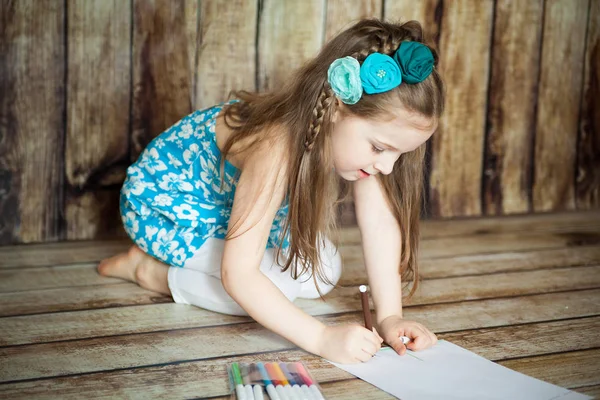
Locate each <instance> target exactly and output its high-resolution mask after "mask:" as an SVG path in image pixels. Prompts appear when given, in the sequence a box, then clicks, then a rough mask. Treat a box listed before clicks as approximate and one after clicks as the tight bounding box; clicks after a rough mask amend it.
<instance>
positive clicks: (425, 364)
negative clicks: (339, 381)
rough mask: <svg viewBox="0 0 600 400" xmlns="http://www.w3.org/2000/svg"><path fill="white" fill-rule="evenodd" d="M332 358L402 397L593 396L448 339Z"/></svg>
mask: <svg viewBox="0 0 600 400" xmlns="http://www.w3.org/2000/svg"><path fill="white" fill-rule="evenodd" d="M329 362H330V363H331V364H333V365H335V366H336V367H338V368H341V369H343V370H345V371H347V372H349V373H351V374H352V375H355V376H357V377H358V378H360V379H362V380H364V381H367V382H369V383H371V384H372V385H375V386H377V387H378V388H380V389H381V390H384V391H386V392H388V393H390V394H392V395H394V396H396V397H398V398H400V399H402V400H427V399H435V400H438V399H444V400H454V399H456V400H468V399H473V400H475V399H476V400H484V399H490V400H493V399H498V400H500V399H502V400H506V399H511V400H521V399H522V400H537V399H539V400H550V399H552V400H559V399H560V400H580V399H581V400H583V399H591V398H592V397H590V396H587V395H583V394H580V393H576V392H574V391H572V390H569V389H565V388H562V387H560V386H557V385H553V384H550V383H547V382H544V381H541V380H539V379H536V378H532V377H530V376H527V375H525V374H522V373H520V372H517V371H514V370H512V369H509V368H506V367H503V366H502V365H499V364H496V363H494V362H492V361H489V360H487V359H485V358H483V357H481V356H480V355H478V354H475V353H473V352H471V351H469V350H466V349H463V348H462V347H460V346H457V345H455V344H453V343H450V342H448V341H447V340H438V342H437V343H436V344H435V346H433V347H430V348H428V349H425V350H421V351H416V352H415V351H411V350H408V349H407V352H406V354H404V355H403V356H399V355H398V354H396V352H395V351H394V350H393V349H390V348H389V347H385V348H382V349H381V350H379V352H378V353H377V355H376V356H375V357H373V358H372V359H371V360H369V361H367V362H365V363H359V364H338V363H334V362H331V361H329Z"/></svg>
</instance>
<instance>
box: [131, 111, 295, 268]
mask: <svg viewBox="0 0 600 400" xmlns="http://www.w3.org/2000/svg"><path fill="white" fill-rule="evenodd" d="M234 101H238V100H231V101H230V102H226V103H220V104H217V105H216V106H213V107H210V108H206V109H203V110H197V111H195V112H193V113H192V114H190V115H188V116H186V117H184V118H183V119H181V120H180V121H179V122H177V123H176V124H175V125H173V126H171V127H170V128H169V129H167V130H166V131H165V132H163V133H161V134H160V135H159V136H157V137H156V138H155V139H154V140H152V142H150V144H149V145H148V146H147V147H146V148H145V149H144V151H143V152H142V154H141V155H140V157H139V158H138V160H137V161H136V162H135V163H133V164H132V165H131V166H130V167H129V168H128V169H127V177H126V179H125V182H124V183H123V187H122V189H121V197H120V210H121V219H122V221H123V224H124V227H125V231H126V232H127V234H128V235H129V236H130V237H131V239H132V240H133V241H134V242H135V244H136V245H137V246H139V247H140V248H141V249H142V250H144V251H145V252H146V253H148V254H150V255H151V256H153V257H155V258H157V259H159V260H161V261H162V262H164V263H166V264H167V265H172V266H176V267H183V265H184V264H185V261H186V260H187V259H188V258H190V257H192V255H193V254H194V253H195V252H196V251H197V250H198V249H199V248H200V246H202V244H203V243H204V242H205V241H206V239H207V238H210V237H216V238H221V239H223V238H225V235H226V233H227V226H228V223H229V217H230V215H231V207H232V206H233V198H234V195H235V188H236V185H237V183H238V180H239V172H240V171H239V169H237V168H236V167H235V166H233V164H231V163H230V162H229V161H227V160H225V168H224V177H221V176H220V171H219V167H220V161H221V152H220V150H219V148H218V146H217V141H216V137H215V123H216V118H217V116H218V114H219V112H220V111H221V109H222V108H223V106H224V105H225V104H230V103H232V102H234ZM222 181H223V182H222ZM221 183H223V189H222V191H221V190H220V185H221ZM287 213H288V199H286V200H284V202H283V203H282V206H281V207H280V209H279V210H278V212H277V214H276V216H275V218H274V220H273V225H272V227H271V232H270V235H269V239H268V242H267V248H269V247H276V246H278V245H279V242H280V238H281V234H282V231H283V225H284V222H285V219H286V217H287ZM288 246H289V235H287V236H286V238H285V239H284V242H283V246H282V247H283V248H284V249H285V248H287V247H288Z"/></svg>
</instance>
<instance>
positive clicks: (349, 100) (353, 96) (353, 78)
mask: <svg viewBox="0 0 600 400" xmlns="http://www.w3.org/2000/svg"><path fill="white" fill-rule="evenodd" d="M327 81H328V82H329V85H331V89H332V90H333V93H335V95H336V96H337V97H339V98H340V100H342V102H344V103H346V104H355V103H356V102H357V101H358V100H359V99H360V98H361V96H362V92H363V87H362V84H361V82H360V63H359V62H358V60H357V59H356V58H354V57H344V58H338V59H337V60H335V61H334V62H332V63H331V65H330V66H329V69H328V70H327Z"/></svg>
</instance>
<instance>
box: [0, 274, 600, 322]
mask: <svg viewBox="0 0 600 400" xmlns="http://www.w3.org/2000/svg"><path fill="white" fill-rule="evenodd" d="M490 276H493V278H490ZM365 283H366V282H365ZM342 284H343V282H342ZM599 287H600V266H598V265H595V266H589V267H576V268H573V267H571V268H555V269H544V270H536V271H524V272H509V273H502V274H497V275H479V276H466V277H452V278H443V279H430V280H424V281H423V282H421V283H420V289H419V291H418V292H417V294H416V295H415V296H414V297H413V298H412V299H411V300H410V301H408V300H407V301H406V302H405V303H404V305H405V306H406V305H417V304H432V303H442V302H452V301H463V300H477V299H484V298H493V297H506V296H518V295H526V294H538V293H547V292H557V291H567V290H581V289H594V288H599ZM172 301H173V300H172V298H171V297H169V296H163V295H160V294H158V293H154V292H151V291H148V290H144V289H142V288H141V287H139V286H138V285H136V284H134V283H126V282H125V283H119V284H112V285H102V286H91V287H72V288H58V289H44V290H36V291H30V292H15V293H12V292H11V293H0V316H16V315H27V314H33V313H45V312H57V311H73V310H85V309H95V308H106V307H114V306H125V305H134V304H153V303H169V302H172ZM296 302H297V304H299V305H301V306H302V307H303V308H305V309H306V310H307V311H308V312H310V313H311V314H313V315H320V314H325V313H339V312H345V311H352V310H355V309H356V307H357V306H360V302H359V301H358V299H357V292H356V288H355V287H354V286H352V287H340V288H336V289H334V290H333V291H332V292H331V293H329V294H328V295H327V297H326V301H325V302H323V301H321V300H305V299H297V300H296Z"/></svg>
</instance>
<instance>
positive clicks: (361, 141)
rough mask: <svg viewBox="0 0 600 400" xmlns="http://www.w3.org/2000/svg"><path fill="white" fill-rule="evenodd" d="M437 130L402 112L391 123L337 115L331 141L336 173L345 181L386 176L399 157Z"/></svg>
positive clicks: (415, 116)
mask: <svg viewBox="0 0 600 400" xmlns="http://www.w3.org/2000/svg"><path fill="white" fill-rule="evenodd" d="M341 106H342V107H343V105H341ZM436 128H437V125H432V124H431V121H430V120H429V119H427V118H425V117H423V116H421V115H418V114H416V113H409V112H407V111H404V110H400V111H398V112H396V117H395V118H394V119H393V120H391V121H373V120H366V119H362V118H358V117H355V116H352V115H350V114H344V113H340V112H337V113H336V115H335V116H334V128H333V132H332V137H331V140H332V146H333V161H334V167H335V171H336V172H337V173H338V175H340V176H341V177H342V178H343V179H346V180H348V181H356V180H359V179H363V178H368V177H369V176H371V175H376V174H379V173H382V174H385V175H387V174H389V173H391V172H392V169H393V168H394V163H395V162H396V161H397V160H398V158H399V157H400V155H401V154H403V153H407V152H410V151H413V150H415V149H416V148H417V147H419V146H421V145H422V144H423V143H425V141H427V139H429V138H430V137H431V135H432V134H433V132H434V131H435V130H436Z"/></svg>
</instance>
